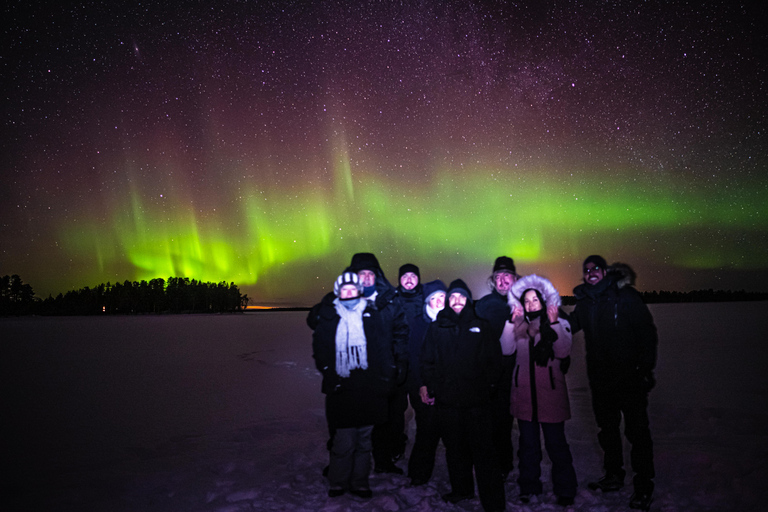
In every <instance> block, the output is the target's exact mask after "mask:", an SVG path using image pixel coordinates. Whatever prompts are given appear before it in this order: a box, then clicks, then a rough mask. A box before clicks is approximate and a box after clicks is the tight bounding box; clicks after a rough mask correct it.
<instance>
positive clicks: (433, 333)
mask: <svg viewBox="0 0 768 512" xmlns="http://www.w3.org/2000/svg"><path fill="white" fill-rule="evenodd" d="M500 374H501V345H500V344H499V340H498V339H497V338H494V334H493V332H492V329H491V328H490V324H489V323H488V322H487V321H486V320H483V319H481V318H478V317H477V316H476V315H475V310H474V308H473V306H472V304H470V303H468V304H467V305H466V306H464V309H463V310H462V311H461V313H460V314H458V315H457V314H456V312H454V311H453V310H452V309H451V308H450V307H448V306H446V308H445V309H443V310H442V311H441V312H440V313H439V314H438V315H437V320H435V321H434V322H432V323H431V324H430V325H429V328H428V329H427V335H426V338H425V340H424V347H423V348H422V352H421V377H422V380H423V382H424V385H426V386H427V389H428V390H429V392H430V393H431V394H433V395H434V397H435V403H436V404H437V405H438V406H447V407H477V406H480V405H483V404H486V403H488V402H490V400H491V396H492V394H493V392H494V390H495V387H496V385H497V383H498V379H499V377H500Z"/></svg>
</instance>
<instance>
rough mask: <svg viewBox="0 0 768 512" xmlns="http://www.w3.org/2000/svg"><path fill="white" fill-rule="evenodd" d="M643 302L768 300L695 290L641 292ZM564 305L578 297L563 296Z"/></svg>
mask: <svg viewBox="0 0 768 512" xmlns="http://www.w3.org/2000/svg"><path fill="white" fill-rule="evenodd" d="M640 295H642V297H643V301H644V302H645V303H646V304H661V303H670V302H737V301H755V300H768V293H766V292H745V291H744V290H739V291H735V292H734V291H731V290H727V291H724V290H713V289H711V288H710V289H709V290H694V291H692V292H667V291H660V292H657V291H652V292H640ZM562 299H563V304H564V305H566V306H568V305H573V304H576V297H573V296H571V295H566V296H563V298H562Z"/></svg>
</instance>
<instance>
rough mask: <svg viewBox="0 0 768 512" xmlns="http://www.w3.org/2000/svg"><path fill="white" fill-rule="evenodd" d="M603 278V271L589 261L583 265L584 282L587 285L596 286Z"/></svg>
mask: <svg viewBox="0 0 768 512" xmlns="http://www.w3.org/2000/svg"><path fill="white" fill-rule="evenodd" d="M604 277H605V269H604V268H600V267H598V266H597V265H595V264H594V263H592V262H591V261H590V262H589V263H587V264H586V265H584V282H585V283H587V284H597V283H599V282H600V281H602V280H603V278H604Z"/></svg>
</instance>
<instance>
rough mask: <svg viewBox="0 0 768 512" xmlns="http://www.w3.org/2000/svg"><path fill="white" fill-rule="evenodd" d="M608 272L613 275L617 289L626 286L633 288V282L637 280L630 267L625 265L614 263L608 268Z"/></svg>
mask: <svg viewBox="0 0 768 512" xmlns="http://www.w3.org/2000/svg"><path fill="white" fill-rule="evenodd" d="M608 272H610V273H612V274H613V275H614V279H615V282H616V286H618V287H619V288H624V287H625V286H627V285H629V286H635V280H636V279H637V274H636V273H635V271H634V270H633V269H632V267H630V266H629V265H627V264H626V263H620V262H618V261H617V262H616V263H614V264H613V265H611V266H610V267H608Z"/></svg>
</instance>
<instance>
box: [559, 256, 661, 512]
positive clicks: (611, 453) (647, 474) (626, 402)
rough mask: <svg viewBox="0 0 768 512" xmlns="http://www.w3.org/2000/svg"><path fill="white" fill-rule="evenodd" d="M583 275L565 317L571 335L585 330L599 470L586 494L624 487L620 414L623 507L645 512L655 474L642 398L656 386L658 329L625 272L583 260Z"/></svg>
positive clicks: (645, 402)
mask: <svg viewBox="0 0 768 512" xmlns="http://www.w3.org/2000/svg"><path fill="white" fill-rule="evenodd" d="M582 270H583V279H584V283H583V284H580V285H579V286H577V287H576V288H574V290H573V294H574V296H575V297H576V308H575V309H574V311H573V313H572V314H571V319H572V325H573V329H574V332H578V331H579V330H581V329H583V330H584V339H585V343H586V355H587V376H588V378H589V386H590V389H591V391H592V408H593V410H594V413H595V420H596V421H597V426H598V427H599V429H600V432H599V433H598V441H599V443H600V447H601V448H602V449H603V453H604V459H603V466H604V470H605V475H604V476H603V477H602V478H601V479H599V480H598V481H596V482H592V483H590V484H589V488H590V489H593V490H598V489H599V490H601V491H603V492H611V491H617V490H619V489H620V488H621V487H622V486H623V485H624V476H625V474H626V472H625V470H624V457H623V449H622V440H621V431H620V424H621V418H622V416H623V417H624V433H625V435H626V436H627V440H629V442H630V443H631V445H632V450H631V452H630V457H631V462H632V469H633V470H634V472H635V476H634V478H633V485H634V493H633V494H632V497H631V498H630V502H629V506H630V508H633V509H640V510H648V508H649V507H650V505H651V502H652V500H653V489H654V483H653V478H654V476H655V469H654V464H653V441H652V439H651V430H650V427H649V421H648V393H649V392H650V391H651V389H653V387H654V385H655V383H656V380H655V377H654V368H655V367H656V350H657V346H658V336H657V333H656V326H655V324H654V322H653V317H652V316H651V313H650V311H649V310H648V307H647V306H646V305H645V303H644V302H643V299H642V297H641V296H640V294H639V293H638V292H637V290H635V288H634V286H632V285H633V284H634V277H635V274H634V271H632V269H631V268H630V267H629V266H627V265H623V264H614V265H613V267H612V268H609V267H608V266H607V263H606V261H605V259H604V258H603V257H602V256H598V255H592V256H589V257H588V258H587V259H585V260H584V263H583V265H582Z"/></svg>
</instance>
